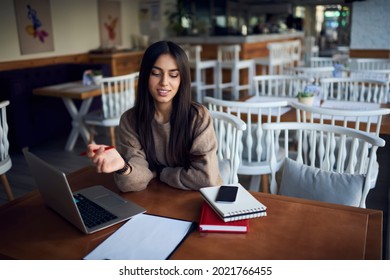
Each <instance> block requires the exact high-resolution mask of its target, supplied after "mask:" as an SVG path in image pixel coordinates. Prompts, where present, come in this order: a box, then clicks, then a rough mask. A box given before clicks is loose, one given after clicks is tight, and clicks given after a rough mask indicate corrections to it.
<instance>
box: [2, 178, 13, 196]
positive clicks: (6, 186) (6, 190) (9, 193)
mask: <svg viewBox="0 0 390 280" xmlns="http://www.w3.org/2000/svg"><path fill="white" fill-rule="evenodd" d="M1 181H2V182H3V185H4V188H5V192H6V193H7V196H8V200H10V201H11V200H14V195H13V194H12V191H11V186H10V185H9V182H8V179H7V176H6V175H5V174H1Z"/></svg>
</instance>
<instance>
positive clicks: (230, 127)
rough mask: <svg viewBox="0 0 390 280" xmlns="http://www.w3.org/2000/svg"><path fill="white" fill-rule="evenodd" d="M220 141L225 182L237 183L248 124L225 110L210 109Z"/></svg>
mask: <svg viewBox="0 0 390 280" xmlns="http://www.w3.org/2000/svg"><path fill="white" fill-rule="evenodd" d="M210 114H211V117H212V119H213V125H214V130H215V133H216V136H217V141H218V151H217V155H218V161H219V169H220V173H221V177H222V178H223V180H224V184H237V183H238V175H237V170H238V166H239V165H240V157H239V150H240V145H241V137H242V133H243V131H244V130H245V129H246V124H245V123H244V122H243V121H242V120H241V119H240V118H238V117H236V116H233V115H231V114H228V113H225V112H217V111H210Z"/></svg>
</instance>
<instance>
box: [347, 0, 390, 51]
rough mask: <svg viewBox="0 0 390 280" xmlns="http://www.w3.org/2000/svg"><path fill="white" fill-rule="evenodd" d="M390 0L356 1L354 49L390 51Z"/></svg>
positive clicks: (353, 33) (353, 10) (353, 15)
mask: <svg viewBox="0 0 390 280" xmlns="http://www.w3.org/2000/svg"><path fill="white" fill-rule="evenodd" d="M389 15H390V1H389V0H366V1H363V2H354V3H353V8H352V26H351V45H350V48H351V49H354V50H358V49H364V50H368V49H370V50H372V49H377V50H386V49H387V50H389V51H390V16H389Z"/></svg>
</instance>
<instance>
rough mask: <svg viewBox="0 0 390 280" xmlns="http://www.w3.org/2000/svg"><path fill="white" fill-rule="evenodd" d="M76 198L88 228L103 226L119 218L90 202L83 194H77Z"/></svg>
mask: <svg viewBox="0 0 390 280" xmlns="http://www.w3.org/2000/svg"><path fill="white" fill-rule="evenodd" d="M74 198H75V200H76V205H77V207H78V209H79V211H80V214H81V217H82V218H83V221H84V223H85V226H86V227H88V228H92V227H95V226H98V225H101V224H103V223H106V222H109V221H111V220H113V219H116V218H117V216H115V215H114V214H112V213H110V212H109V211H107V210H106V209H104V208H103V207H101V206H99V205H97V204H96V203H95V202H93V201H91V200H89V199H88V198H86V197H85V196H83V195H82V194H75V195H74Z"/></svg>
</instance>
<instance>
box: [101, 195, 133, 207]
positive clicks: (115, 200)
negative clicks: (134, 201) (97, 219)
mask: <svg viewBox="0 0 390 280" xmlns="http://www.w3.org/2000/svg"><path fill="white" fill-rule="evenodd" d="M95 200H96V201H98V202H99V203H101V204H103V205H106V206H107V207H116V206H118V205H121V204H124V203H126V200H123V199H121V198H119V197H116V196H113V195H105V196H101V197H99V198H95Z"/></svg>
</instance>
